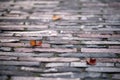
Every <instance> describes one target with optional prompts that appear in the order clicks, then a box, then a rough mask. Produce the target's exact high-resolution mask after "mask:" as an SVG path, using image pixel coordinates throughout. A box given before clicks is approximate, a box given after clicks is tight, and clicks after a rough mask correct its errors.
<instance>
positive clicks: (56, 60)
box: [19, 57, 80, 62]
mask: <svg viewBox="0 0 120 80" xmlns="http://www.w3.org/2000/svg"><path fill="white" fill-rule="evenodd" d="M19 60H21V61H38V62H72V61H79V60H80V59H79V58H62V57H54V58H38V57H35V58H34V57H19Z"/></svg>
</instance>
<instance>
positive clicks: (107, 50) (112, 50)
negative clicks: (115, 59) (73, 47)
mask: <svg viewBox="0 0 120 80" xmlns="http://www.w3.org/2000/svg"><path fill="white" fill-rule="evenodd" d="M81 52H88V53H90V52H91V53H95V52H96V53H120V49H105V48H103V49H96V48H81Z"/></svg>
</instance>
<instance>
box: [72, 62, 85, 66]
mask: <svg viewBox="0 0 120 80" xmlns="http://www.w3.org/2000/svg"><path fill="white" fill-rule="evenodd" d="M70 66H71V67H87V64H86V63H85V62H71V64H70Z"/></svg>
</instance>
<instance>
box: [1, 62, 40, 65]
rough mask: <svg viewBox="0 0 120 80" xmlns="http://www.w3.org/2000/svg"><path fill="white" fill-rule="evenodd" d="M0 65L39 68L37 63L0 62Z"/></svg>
mask: <svg viewBox="0 0 120 80" xmlns="http://www.w3.org/2000/svg"><path fill="white" fill-rule="evenodd" d="M0 65H16V66H17V65H24V66H39V65H40V63H39V62H31V61H30V62H27V61H0Z"/></svg>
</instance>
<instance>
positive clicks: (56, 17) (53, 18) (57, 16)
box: [52, 15, 61, 21]
mask: <svg viewBox="0 0 120 80" xmlns="http://www.w3.org/2000/svg"><path fill="white" fill-rule="evenodd" d="M60 19H61V17H60V16H59V15H53V17H52V20H53V21H56V20H60Z"/></svg>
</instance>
